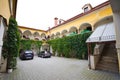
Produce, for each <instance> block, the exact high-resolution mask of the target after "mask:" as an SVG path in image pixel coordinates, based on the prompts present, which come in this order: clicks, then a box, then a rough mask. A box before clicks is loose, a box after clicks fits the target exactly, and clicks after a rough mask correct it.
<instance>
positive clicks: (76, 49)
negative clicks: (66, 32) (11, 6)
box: [48, 32, 92, 59]
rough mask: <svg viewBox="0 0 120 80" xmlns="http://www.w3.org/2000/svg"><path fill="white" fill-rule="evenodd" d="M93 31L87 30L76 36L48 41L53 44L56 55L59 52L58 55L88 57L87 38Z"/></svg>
mask: <svg viewBox="0 0 120 80" xmlns="http://www.w3.org/2000/svg"><path fill="white" fill-rule="evenodd" d="M91 33H92V32H87V33H84V34H78V35H75V36H67V37H64V38H58V39H53V40H50V41H48V43H49V44H50V45H51V46H52V49H53V54H54V55H55V53H56V52H57V53H58V56H63V57H74V58H79V59H87V44H86V40H87V38H88V37H89V36H90V35H91Z"/></svg>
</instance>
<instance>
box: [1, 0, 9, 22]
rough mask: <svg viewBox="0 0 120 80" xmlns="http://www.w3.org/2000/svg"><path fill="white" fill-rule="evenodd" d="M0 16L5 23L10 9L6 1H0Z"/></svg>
mask: <svg viewBox="0 0 120 80" xmlns="http://www.w3.org/2000/svg"><path fill="white" fill-rule="evenodd" d="M0 15H2V16H3V17H5V18H6V19H7V23H8V21H9V17H10V9H9V2H8V0H0Z"/></svg>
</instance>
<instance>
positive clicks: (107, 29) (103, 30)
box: [86, 22, 116, 43]
mask: <svg viewBox="0 0 120 80" xmlns="http://www.w3.org/2000/svg"><path fill="white" fill-rule="evenodd" d="M115 36H116V35H115V27H114V24H113V22H111V23H107V24H104V25H100V26H98V27H97V28H96V30H95V31H94V32H93V33H92V34H91V35H90V37H89V38H88V39H87V41H86V42H87V43H90V42H107V41H115V40H116V37H115Z"/></svg>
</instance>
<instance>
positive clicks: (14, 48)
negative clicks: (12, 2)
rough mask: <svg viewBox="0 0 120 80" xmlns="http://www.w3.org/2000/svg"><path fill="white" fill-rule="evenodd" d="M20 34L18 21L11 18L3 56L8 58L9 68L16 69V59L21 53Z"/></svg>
mask: <svg viewBox="0 0 120 80" xmlns="http://www.w3.org/2000/svg"><path fill="white" fill-rule="evenodd" d="M19 43H20V34H19V31H18V26H17V22H16V20H15V19H14V18H13V17H12V16H11V17H10V19H9V25H8V30H7V35H6V38H5V40H4V43H3V51H2V56H3V57H4V58H7V68H15V67H16V64H17V63H16V62H17V61H16V58H17V56H18V52H19Z"/></svg>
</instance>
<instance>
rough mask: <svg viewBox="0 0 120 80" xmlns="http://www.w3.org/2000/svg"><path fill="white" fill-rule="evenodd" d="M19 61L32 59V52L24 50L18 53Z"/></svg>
mask: <svg viewBox="0 0 120 80" xmlns="http://www.w3.org/2000/svg"><path fill="white" fill-rule="evenodd" d="M19 57H20V59H22V60H23V59H33V58H34V53H33V51H32V50H25V51H20V55H19Z"/></svg>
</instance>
